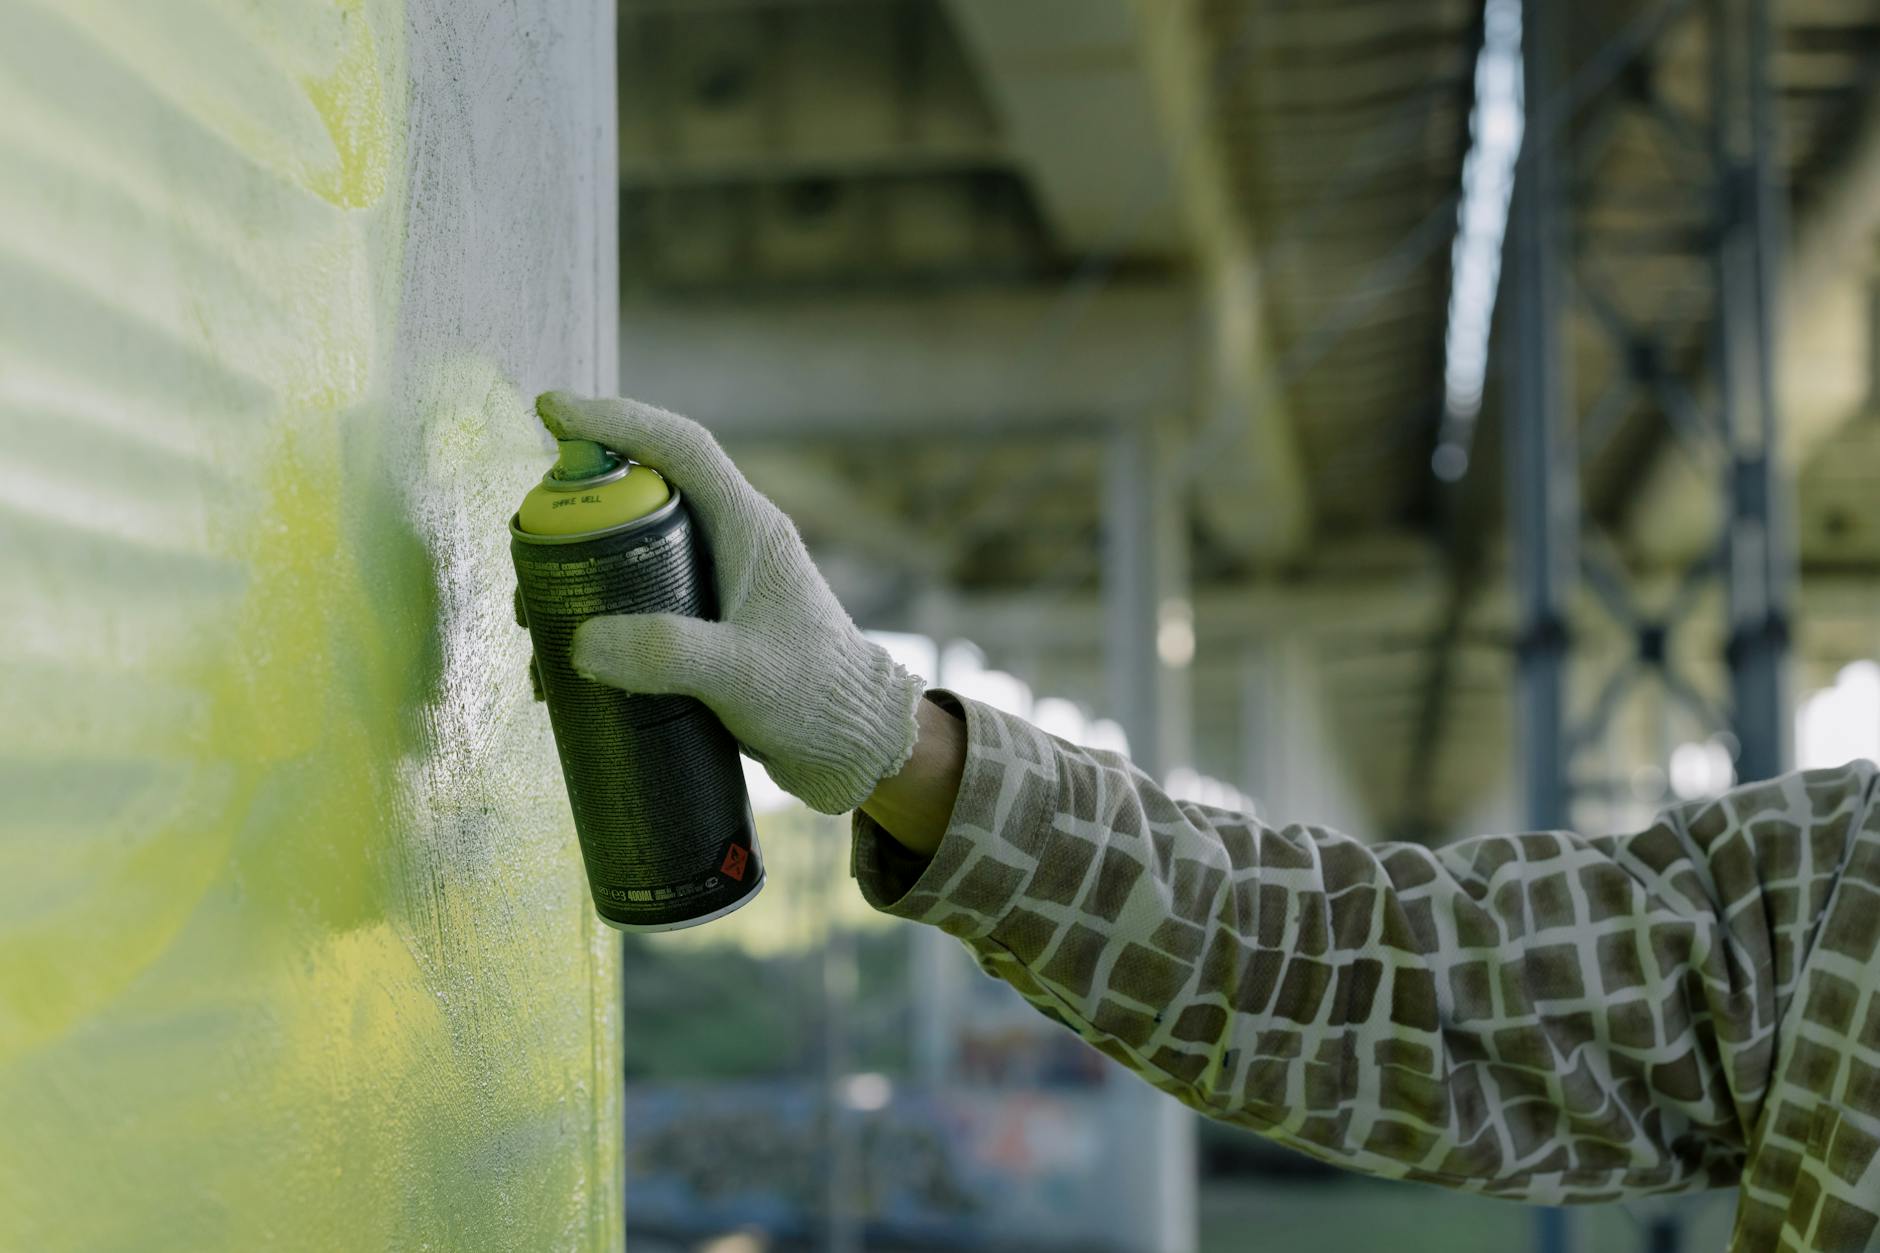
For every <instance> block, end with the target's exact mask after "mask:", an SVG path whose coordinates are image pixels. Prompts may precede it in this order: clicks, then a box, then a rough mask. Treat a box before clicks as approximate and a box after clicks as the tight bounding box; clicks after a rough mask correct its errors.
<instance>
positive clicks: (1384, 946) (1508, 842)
mask: <svg viewBox="0 0 1880 1253" xmlns="http://www.w3.org/2000/svg"><path fill="white" fill-rule="evenodd" d="M940 712H941V711H939V710H933V711H930V712H929V715H928V716H929V717H931V716H932V715H933V714H939V713H940ZM965 714H966V725H965V728H964V730H965V732H966V734H965V737H964V739H965V745H964V747H965V750H966V751H965V757H964V762H963V770H961V771H960V773H959V775H958V778H959V784H958V786H957V789H955V788H953V787H948V788H946V789H945V790H944V792H942V793H940V795H946V796H953V797H955V799H954V800H953V804H952V812H951V815H950V817H949V818H947V819H946V821H945V830H944V832H943V838H942V839H941V840H940V842H939V844H938V845H937V847H936V848H934V850H933V852H932V853H931V854H930V855H927V856H925V857H922V858H921V859H919V860H918V861H917V862H916V864H914V865H913V866H911V867H910V866H909V865H908V864H907V862H908V860H910V859H908V858H906V857H905V856H904V855H902V853H901V845H902V840H901V838H900V836H901V833H900V832H897V833H896V836H895V838H890V837H889V836H888V835H887V834H886V832H885V831H884V830H882V829H880V824H881V822H882V819H881V818H880V817H879V816H878V814H879V813H880V812H881V811H880V810H879V809H877V808H874V807H870V808H868V809H866V810H865V812H864V813H863V814H862V815H860V816H858V820H857V824H858V825H857V844H856V863H855V870H856V877H857V879H858V881H859V882H860V884H861V887H862V890H863V893H864V895H865V896H867V898H868V899H869V901H870V903H871V904H874V905H875V906H876V908H879V909H882V910H884V911H885V912H888V913H892V914H895V915H896V916H899V917H903V918H909V919H912V920H915V921H920V922H926V923H930V924H933V925H936V926H939V927H941V928H942V929H944V930H946V931H947V932H949V933H950V934H952V935H955V936H957V937H958V938H960V939H961V940H963V941H965V942H966V944H967V945H968V947H969V948H971V949H972V950H973V952H974V954H975V955H976V957H977V958H978V959H979V961H980V964H981V965H982V967H984V968H985V969H986V970H987V971H988V972H990V973H992V974H994V975H996V976H998V977H1000V978H1002V979H1004V980H1006V981H1007V982H1009V983H1011V984H1012V985H1013V987H1015V988H1016V989H1017V990H1018V991H1019V992H1020V993H1021V994H1023V995H1024V996H1025V997H1026V998H1027V999H1028V1000H1030V1001H1031V1002H1032V1003H1033V1004H1034V1005H1035V1006H1036V1007H1037V1008H1039V1009H1040V1010H1042V1011H1044V1012H1045V1013H1047V1014H1048V1015H1050V1016H1051V1017H1053V1018H1055V1019H1057V1020H1058V1021H1060V1022H1062V1023H1064V1024H1065V1025H1067V1026H1069V1027H1071V1028H1072V1029H1073V1030H1075V1031H1077V1032H1078V1033H1079V1034H1080V1035H1082V1036H1083V1037H1084V1038H1085V1039H1086V1040H1088V1041H1089V1042H1090V1043H1092V1044H1093V1045H1095V1046H1096V1047H1098V1048H1099V1049H1101V1050H1103V1051H1104V1052H1105V1053H1108V1054H1109V1055H1110V1056H1112V1057H1114V1058H1116V1059H1117V1060H1119V1061H1121V1062H1122V1063H1123V1064H1124V1065H1126V1066H1128V1067H1130V1068H1131V1069H1132V1070H1135V1071H1137V1072H1138V1073H1139V1074H1141V1075H1142V1076H1143V1077H1144V1078H1145V1079H1148V1080H1149V1081H1150V1082H1151V1083H1154V1084H1156V1085H1157V1086H1158V1087H1161V1088H1163V1089H1164V1090H1165V1091H1168V1092H1170V1093H1171V1094H1173V1095H1175V1096H1177V1097H1179V1098H1180V1099H1182V1100H1184V1101H1186V1102H1188V1103H1190V1104H1192V1105H1194V1106H1195V1107H1197V1108H1199V1109H1201V1110H1203V1111H1204V1112H1206V1113H1209V1114H1211V1115H1214V1116H1216V1117H1221V1118H1225V1119H1228V1120H1231V1121H1234V1122H1237V1123H1240V1124H1242V1125H1245V1126H1249V1127H1252V1128H1254V1129H1256V1130H1260V1131H1262V1132H1264V1133H1266V1134H1268V1135H1271V1136H1273V1137H1274V1138H1276V1139H1279V1140H1281V1141H1282V1142H1284V1143H1287V1144H1290V1145H1292V1146H1294V1147H1296V1148H1300V1149H1303V1150H1305V1151H1306V1152H1309V1153H1312V1154H1314V1155H1316V1156H1320V1157H1324V1158H1327V1159H1330V1160H1334V1161H1339V1162H1342V1163H1344V1164H1346V1165H1349V1166H1354V1167H1356V1168H1358V1169H1361V1170H1366V1171H1370V1172H1374V1173H1378V1174H1386V1175H1398V1176H1404V1175H1408V1176H1411V1177H1415V1178H1421V1179H1426V1180H1429V1181H1432V1182H1443V1183H1448V1184H1451V1185H1454V1186H1461V1187H1478V1188H1490V1189H1493V1190H1495V1191H1497V1192H1500V1193H1504V1194H1508V1195H1521V1196H1530V1197H1532V1198H1534V1199H1539V1200H1547V1199H1552V1198H1555V1197H1557V1196H1558V1195H1560V1194H1561V1188H1562V1186H1563V1185H1562V1177H1561V1176H1560V1175H1559V1174H1558V1173H1557V1171H1556V1165H1557V1162H1556V1158H1557V1156H1558V1154H1559V1153H1560V1152H1568V1151H1569V1149H1568V1148H1563V1144H1569V1143H1570V1144H1571V1146H1573V1147H1571V1150H1570V1152H1571V1156H1572V1158H1574V1159H1576V1170H1577V1171H1578V1172H1579V1173H1577V1174H1576V1176H1575V1179H1576V1182H1575V1187H1576V1188H1586V1187H1593V1186H1595V1185H1597V1187H1599V1188H1607V1189H1611V1190H1616V1191H1627V1190H1659V1189H1665V1188H1674V1187H1680V1186H1692V1185H1694V1184H1697V1183H1701V1182H1703V1181H1704V1180H1705V1179H1706V1178H1711V1177H1713V1176H1712V1173H1711V1171H1712V1167H1713V1166H1716V1168H1717V1169H1718V1170H1721V1171H1723V1172H1724V1174H1727V1173H1728V1169H1727V1166H1728V1162H1727V1160H1726V1159H1730V1158H1731V1154H1733V1153H1735V1152H1736V1151H1737V1150H1738V1149H1739V1148H1740V1138H1741V1137H1740V1131H1741V1128H1740V1126H1739V1125H1738V1122H1737V1115H1736V1111H1735V1110H1734V1109H1733V1108H1732V1106H1731V1104H1730V1102H1729V1101H1728V1100H1727V1099H1720V1097H1721V1094H1722V1093H1723V1092H1724V1091H1725V1085H1726V1074H1727V1073H1729V1072H1730V1070H1731V1068H1732V1067H1734V1066H1735V1065H1736V1064H1737V1062H1738V1061H1739V1060H1741V1059H1739V1058H1737V1056H1736V1054H1735V1051H1734V1050H1733V1049H1732V1048H1731V1047H1729V1046H1728V1045H1727V1044H1726V1043H1725V1042H1724V1041H1722V1040H1721V1039H1719V1037H1718V1036H1717V1033H1716V1030H1715V1024H1716V1023H1717V1022H1719V1021H1722V1020H1723V1019H1724V1018H1725V1017H1726V1016H1728V1015H1730V1014H1732V1013H1736V1014H1740V1013H1741V1010H1742V1007H1741V1006H1738V1005H1736V1003H1735V1002H1734V1001H1732V1002H1730V1003H1728V1004H1725V1003H1723V1002H1718V1001H1716V1000H1715V999H1714V998H1713V997H1712V996H1711V993H1712V992H1713V991H1714V990H1718V989H1730V988H1732V987H1733V986H1734V984H1733V981H1732V979H1731V978H1730V977H1729V970H1728V969H1727V961H1726V956H1725V950H1724V947H1723V946H1721V945H1719V944H1717V943H1715V942H1714V939H1715V936H1716V925H1717V919H1716V918H1715V917H1714V916H1713V915H1712V914H1711V913H1710V912H1709V910H1708V909H1707V907H1706V903H1705V901H1704V900H1703V899H1701V894H1699V895H1698V896H1697V897H1691V898H1689V899H1686V894H1682V893H1678V892H1666V891H1665V880H1663V879H1661V877H1660V876H1661V875H1662V874H1665V873H1667V872H1669V871H1671V870H1675V872H1676V874H1675V876H1674V877H1676V878H1677V879H1678V881H1679V882H1680V883H1683V884H1686V885H1688V884H1691V883H1695V882H1698V879H1697V878H1696V877H1694V876H1696V875H1697V874H1698V873H1699V872H1698V870H1697V868H1696V867H1695V866H1693V865H1692V864H1691V863H1690V862H1689V861H1688V857H1689V854H1690V851H1691V850H1690V845H1689V843H1688V841H1686V840H1683V839H1681V838H1676V835H1675V832H1670V833H1667V831H1666V830H1661V831H1660V834H1659V835H1658V836H1656V837H1653V838H1651V839H1648V840H1647V841H1646V844H1645V845H1642V846H1641V847H1642V848H1651V847H1657V846H1660V845H1662V846H1663V847H1664V849H1665V850H1666V851H1667V852H1668V854H1669V855H1670V856H1671V858H1672V860H1673V863H1674V866H1672V867H1669V868H1660V869H1659V871H1657V872H1656V873H1646V869H1647V868H1646V867H1645V866H1643V865H1641V864H1640V863H1639V861H1638V859H1637V857H1636V855H1635V854H1628V853H1626V852H1623V851H1620V850H1618V849H1615V847H1614V846H1613V845H1612V844H1610V843H1603V844H1602V843H1595V842H1587V841H1581V840H1577V839H1575V838H1573V837H1568V836H1559V835H1530V836H1506V837H1491V838H1487V839H1483V840H1477V841H1471V842H1467V843H1465V844H1462V845H1458V846H1453V847H1451V848H1449V849H1445V850H1443V851H1442V852H1440V853H1433V852H1431V851H1430V850H1427V849H1423V848H1419V847H1416V846H1411V845H1379V846H1365V845H1363V844H1361V843H1359V842H1357V841H1354V840H1350V839H1347V838H1345V837H1342V836H1339V835H1337V834H1335V833H1332V832H1328V831H1321V830H1316V829H1311V828H1302V827H1288V828H1285V829H1283V830H1276V829H1273V828H1270V827H1267V826H1265V825H1264V824H1262V823H1260V822H1258V821H1257V820H1255V819H1254V818H1252V817H1250V816H1248V815H1240V814H1233V813H1227V812H1223V811H1219V810H1213V809H1208V808H1204V807H1199V806H1194V805H1189V804H1184V803H1180V802H1177V801H1175V800H1174V799H1172V798H1171V797H1169V796H1168V794H1167V793H1166V792H1165V791H1164V790H1163V789H1162V788H1161V787H1160V786H1159V785H1157V784H1156V783H1155V781H1154V780H1152V779H1150V778H1148V777H1147V776H1145V775H1143V774H1142V773H1141V772H1140V771H1137V770H1134V769H1133V768H1131V767H1130V766H1129V764H1128V763H1127V762H1126V761H1124V760H1123V759H1122V758H1120V757H1117V756H1115V755H1113V754H1109V753H1100V752H1092V751H1090V750H1086V749H1080V748H1077V747H1075V746H1072V745H1068V744H1065V743H1063V742H1061V741H1057V740H1053V739H1052V738H1051V737H1049V736H1047V735H1045V734H1044V733H1042V732H1041V731H1039V730H1038V729H1037V728H1035V727H1032V726H1030V725H1029V724H1027V723H1025V722H1023V721H1022V720H1021V719H1018V718H1014V717H1011V716H1009V715H1005V714H1001V713H998V712H997V711H995V710H991V709H988V708H986V707H985V706H981V705H976V704H974V703H972V702H965ZM942 716H944V715H942ZM922 756H923V757H924V756H925V754H922ZM910 769H913V770H915V771H916V772H918V769H919V768H917V767H913V766H912V764H911V763H910ZM955 769H957V767H955ZM952 777H953V774H952V770H951V769H950V770H949V772H948V780H949V783H951V780H952ZM917 794H925V795H927V801H928V804H927V807H926V808H927V817H928V819H929V820H930V823H931V825H926V826H925V827H924V828H923V829H922V831H921V834H925V835H928V836H931V835H932V834H933V832H934V830H935V829H936V828H937V826H938V825H939V823H940V822H941V815H942V813H943V812H944V809H945V806H944V805H943V804H939V803H936V797H935V795H933V794H930V793H927V791H926V789H917ZM871 799H875V798H871ZM903 829H904V830H905V831H906V832H908V833H910V839H912V838H918V837H916V836H914V835H913V833H914V832H915V831H916V828H915V827H914V826H912V825H908V824H906V823H905V821H904V823H903ZM1667 830H1668V829H1667ZM1713 869H1714V868H1713ZM1745 916H1746V918H1747V917H1748V916H1749V915H1747V914H1746V915H1745ZM1593 919H1596V920H1597V921H1598V922H1599V925H1598V926H1596V927H1595V926H1593V925H1592V920H1593ZM1645 954H1649V956H1645ZM1607 966H1610V967H1611V969H1610V971H1608V970H1606V969H1605V967H1607ZM1589 972H1599V973H1597V974H1594V973H1589ZM1647 972H1649V976H1650V977H1649V978H1647V977H1646V975H1647ZM1740 990H1741V991H1743V992H1745V993H1751V994H1752V996H1753V993H1754V990H1753V989H1748V988H1745V989H1740ZM1692 1004H1695V1005H1698V1006H1700V1007H1701V1011H1702V1012H1695V1013H1694V1012H1692V1011H1691V1010H1690V1009H1689V1006H1690V1005H1692ZM1761 1012H1762V1011H1760V1010H1759V1011H1758V1014H1759V1020H1761V1018H1760V1015H1761ZM1732 1023H1733V1025H1732V1027H1731V1031H1732V1032H1738V1031H1739V1030H1740V1029H1744V1027H1745V1024H1743V1023H1741V1022H1736V1021H1735V1020H1732ZM1751 1034H1753V1033H1751ZM1562 1058H1565V1059H1567V1060H1566V1061H1564V1062H1563V1061H1562ZM1666 1063H1675V1065H1674V1066H1671V1065H1667V1064H1666ZM1746 1064H1747V1063H1746ZM1621 1098H1623V1099H1621ZM1634 1106H1639V1107H1641V1110H1640V1112H1643V1111H1644V1110H1646V1109H1649V1110H1652V1111H1655V1116H1654V1117H1653V1118H1651V1119H1648V1120H1646V1121H1645V1122H1643V1123H1638V1122H1634V1121H1633V1118H1635V1117H1636V1116H1637V1115H1632V1116H1628V1115H1627V1114H1625V1113H1624V1112H1623V1111H1624V1110H1627V1109H1630V1108H1632V1107H1634ZM1594 1110H1599V1111H1603V1112H1602V1113H1600V1115H1599V1116H1598V1117H1594V1116H1593V1114H1592V1113H1591V1112H1590V1111H1594ZM1569 1118H1573V1119H1578V1120H1579V1121H1578V1123H1576V1124H1575V1125H1574V1126H1573V1127H1567V1126H1566V1123H1567V1121H1568V1120H1569ZM1491 1124H1492V1125H1491ZM1581 1124H1584V1125H1581ZM1563 1132H1565V1133H1567V1134H1565V1135H1564V1136H1563ZM1576 1137H1579V1138H1587V1139H1588V1143H1587V1144H1580V1143H1579V1139H1577V1138H1576ZM1679 1137H1682V1139H1681V1140H1680V1141H1679V1142H1680V1143H1681V1144H1682V1146H1683V1147H1682V1148H1680V1149H1678V1150H1677V1151H1675V1152H1674V1151H1673V1150H1672V1148H1671V1146H1670V1143H1669V1142H1670V1141H1671V1140H1673V1139H1678V1138H1679ZM1593 1141H1597V1143H1592V1142H1593ZM1700 1149H1701V1151H1699V1150H1700ZM1720 1162H1721V1163H1723V1165H1718V1163H1720ZM1715 1177H1721V1176H1715Z"/></svg>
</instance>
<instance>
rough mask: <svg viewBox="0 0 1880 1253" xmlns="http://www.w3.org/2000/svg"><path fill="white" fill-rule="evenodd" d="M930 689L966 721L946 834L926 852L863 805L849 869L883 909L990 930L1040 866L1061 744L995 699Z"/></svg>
mask: <svg viewBox="0 0 1880 1253" xmlns="http://www.w3.org/2000/svg"><path fill="white" fill-rule="evenodd" d="M927 695H928V696H929V697H930V698H931V699H933V700H934V701H935V702H936V703H937V704H939V705H941V706H942V707H943V708H946V709H948V710H950V711H951V712H953V713H955V714H957V715H959V716H960V717H962V718H963V719H964V720H965V722H966V768H965V770H964V772H963V773H962V775H961V777H960V790H959V796H958V798H957V799H956V800H955V801H954V803H953V815H952V817H951V818H950V819H949V820H948V822H947V829H946V834H945V835H943V836H942V837H941V840H940V846H939V847H938V848H937V849H935V850H934V854H933V856H932V857H931V858H928V857H922V856H921V855H920V854H918V853H914V852H910V851H909V850H907V849H906V848H903V847H902V846H901V844H900V843H898V842H897V841H896V840H895V839H894V837H893V836H891V835H889V834H888V833H887V832H886V831H884V830H882V829H881V827H880V825H879V824H877V823H876V822H875V821H874V819H872V818H870V817H869V816H868V815H867V814H864V813H862V812H861V811H860V810H857V811H856V812H855V818H854V859H853V862H852V864H851V871H852V873H853V874H854V876H855V879H856V882H857V883H858V884H859V886H860V887H861V890H862V896H863V898H864V899H866V900H867V901H868V903H869V904H870V905H872V906H874V907H875V908H876V909H878V910H880V911H881V912H883V913H885V914H892V915H894V916H895V917H897V918H906V919H909V920H910V921H913V922H924V923H928V924H930V925H932V926H937V927H939V928H940V929H941V930H943V931H945V932H947V933H948V934H950V935H954V936H958V937H959V938H960V939H962V940H977V939H982V938H984V937H985V936H987V935H989V934H990V933H991V932H992V930H993V928H994V927H996V926H997V925H998V924H999V922H1000V921H1001V920H1002V919H1003V918H1004V917H1005V916H1006V914H1007V913H1008V911H1009V910H1010V909H1011V907H1012V903H1013V902H1014V901H1015V900H1017V899H1018V898H1019V897H1020V896H1021V895H1022V894H1023V892H1024V890H1025V886H1026V884H1028V883H1029V882H1030V881H1031V879H1032V876H1033V874H1034V873H1035V872H1036V870H1037V868H1038V852H1039V850H1040V849H1041V848H1042V847H1043V846H1044V844H1045V837H1046V835H1047V834H1048V833H1049V831H1050V826H1051V823H1052V820H1053V817H1054V815H1055V814H1056V813H1057V802H1058V771H1057V751H1056V744H1055V742H1054V741H1053V740H1052V739H1051V737H1050V736H1049V735H1047V734H1045V733H1044V732H1043V731H1040V730H1039V729H1038V728H1037V727H1034V726H1032V725H1031V724H1030V723H1029V722H1026V721H1025V720H1024V719H1023V718H1019V717H1016V716H1014V715H1012V714H1008V713H1005V712H1003V711H1001V710H997V709H994V708H992V707H991V706H990V705H984V704H981V703H980V702H978V701H974V700H966V699H964V698H962V697H960V696H958V695H957V694H955V693H952V692H948V691H944V690H941V689H933V690H930V691H929V692H928V693H927Z"/></svg>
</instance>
